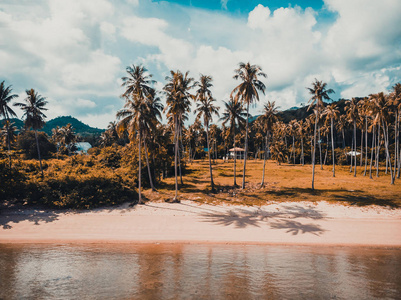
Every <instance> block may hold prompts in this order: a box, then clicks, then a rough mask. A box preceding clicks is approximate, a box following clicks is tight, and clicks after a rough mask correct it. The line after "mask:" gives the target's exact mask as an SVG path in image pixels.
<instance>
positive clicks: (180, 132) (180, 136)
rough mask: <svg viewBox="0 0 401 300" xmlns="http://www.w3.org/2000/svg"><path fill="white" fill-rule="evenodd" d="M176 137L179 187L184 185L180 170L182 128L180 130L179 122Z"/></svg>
mask: <svg viewBox="0 0 401 300" xmlns="http://www.w3.org/2000/svg"><path fill="white" fill-rule="evenodd" d="M178 134H179V135H178V137H179V140H178V167H179V170H180V180H181V185H183V184H184V182H183V181H182V169H181V151H180V148H181V145H182V128H181V122H180V124H179V126H178ZM180 141H181V143H180Z"/></svg>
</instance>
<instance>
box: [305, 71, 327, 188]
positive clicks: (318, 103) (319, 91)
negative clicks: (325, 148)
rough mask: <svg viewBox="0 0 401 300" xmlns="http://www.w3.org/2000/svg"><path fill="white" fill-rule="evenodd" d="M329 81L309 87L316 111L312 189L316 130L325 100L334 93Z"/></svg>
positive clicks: (313, 156) (313, 176) (313, 184)
mask: <svg viewBox="0 0 401 300" xmlns="http://www.w3.org/2000/svg"><path fill="white" fill-rule="evenodd" d="M326 86H327V83H325V82H323V81H318V80H317V79H315V82H312V88H307V89H308V91H309V93H310V94H311V95H312V97H311V98H310V99H309V103H310V105H309V108H308V110H309V109H311V108H313V111H314V113H315V131H314V134H313V153H312V190H314V189H315V161H316V155H315V154H316V132H317V124H318V122H319V119H320V114H321V112H322V110H323V108H324V101H323V100H330V97H329V94H331V93H334V91H333V90H332V89H326Z"/></svg>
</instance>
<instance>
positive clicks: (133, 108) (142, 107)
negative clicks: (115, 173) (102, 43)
mask: <svg viewBox="0 0 401 300" xmlns="http://www.w3.org/2000/svg"><path fill="white" fill-rule="evenodd" d="M147 71H148V70H147V69H146V68H145V67H144V66H142V65H139V66H135V65H132V67H131V66H129V67H127V68H126V72H127V73H128V76H125V77H123V78H121V79H122V81H123V83H122V86H123V87H125V91H124V93H123V94H122V97H123V98H125V100H126V103H125V105H124V108H123V109H121V110H119V111H118V112H117V119H119V120H120V122H119V123H118V129H119V132H122V131H124V130H127V131H128V132H129V136H130V138H131V140H133V139H134V137H135V135H137V141H138V160H139V169H138V197H139V199H138V203H139V204H141V203H142V193H141V189H142V176H141V171H142V160H141V146H142V141H143V135H144V130H145V123H146V118H148V114H149V104H148V102H147V99H148V98H149V97H151V95H152V93H153V90H154V89H153V87H152V86H151V85H152V84H154V83H155V81H154V80H152V79H151V78H152V75H151V74H148V73H147Z"/></svg>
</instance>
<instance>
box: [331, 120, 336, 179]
mask: <svg viewBox="0 0 401 300" xmlns="http://www.w3.org/2000/svg"><path fill="white" fill-rule="evenodd" d="M333 128H334V119H333V118H331V156H332V157H333V177H336V169H335V156H336V155H335V152H334V134H333V131H334V130H333Z"/></svg>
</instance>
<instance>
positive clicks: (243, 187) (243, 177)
mask: <svg viewBox="0 0 401 300" xmlns="http://www.w3.org/2000/svg"><path fill="white" fill-rule="evenodd" d="M248 123H249V102H247V104H246V131H245V156H244V171H243V173H242V189H245V172H246V159H247V157H248Z"/></svg>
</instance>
